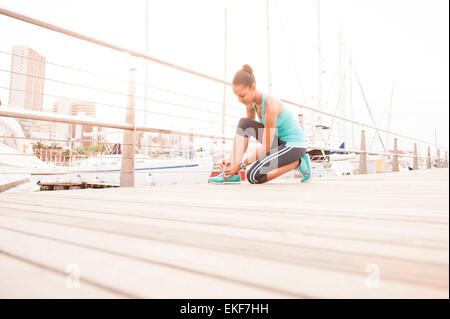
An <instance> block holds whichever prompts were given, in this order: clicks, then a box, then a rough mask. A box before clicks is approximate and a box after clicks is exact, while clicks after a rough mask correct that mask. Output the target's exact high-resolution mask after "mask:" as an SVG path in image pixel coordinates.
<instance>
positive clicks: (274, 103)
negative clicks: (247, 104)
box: [266, 95, 283, 114]
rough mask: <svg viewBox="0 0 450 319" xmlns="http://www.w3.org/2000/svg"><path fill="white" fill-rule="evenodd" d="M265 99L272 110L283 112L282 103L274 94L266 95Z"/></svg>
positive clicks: (278, 112)
mask: <svg viewBox="0 0 450 319" xmlns="http://www.w3.org/2000/svg"><path fill="white" fill-rule="evenodd" d="M266 101H267V103H268V105H269V107H270V108H271V109H272V111H275V112H276V113H277V114H281V112H283V103H281V100H280V99H279V98H277V97H276V96H271V95H268V96H267V98H266Z"/></svg>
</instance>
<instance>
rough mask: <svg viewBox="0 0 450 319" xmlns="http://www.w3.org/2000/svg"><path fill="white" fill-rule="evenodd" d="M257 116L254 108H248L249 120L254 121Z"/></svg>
mask: <svg viewBox="0 0 450 319" xmlns="http://www.w3.org/2000/svg"><path fill="white" fill-rule="evenodd" d="M255 116H256V114H255V109H254V108H253V107H252V106H250V107H249V106H247V118H249V119H252V120H254V119H255Z"/></svg>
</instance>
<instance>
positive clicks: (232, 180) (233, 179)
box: [209, 173, 241, 184]
mask: <svg viewBox="0 0 450 319" xmlns="http://www.w3.org/2000/svg"><path fill="white" fill-rule="evenodd" d="M209 181H210V182H211V183H213V184H239V183H240V182H241V176H240V175H239V174H236V175H233V176H230V177H225V174H224V173H222V174H220V175H217V176H214V177H211V178H210V179H209Z"/></svg>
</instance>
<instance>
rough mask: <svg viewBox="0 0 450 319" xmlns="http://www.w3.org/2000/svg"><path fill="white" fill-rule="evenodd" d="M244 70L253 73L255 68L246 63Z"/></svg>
mask: <svg viewBox="0 0 450 319" xmlns="http://www.w3.org/2000/svg"><path fill="white" fill-rule="evenodd" d="M242 70H244V71H245V72H248V73H249V74H250V75H253V69H252V67H251V66H250V65H248V64H245V65H244V66H243V67H242Z"/></svg>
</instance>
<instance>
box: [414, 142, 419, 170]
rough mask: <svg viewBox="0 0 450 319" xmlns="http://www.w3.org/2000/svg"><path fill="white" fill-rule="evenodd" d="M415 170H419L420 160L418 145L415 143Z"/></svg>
mask: <svg viewBox="0 0 450 319" xmlns="http://www.w3.org/2000/svg"><path fill="white" fill-rule="evenodd" d="M413 168H414V169H415V170H416V169H419V159H418V158H417V143H414V158H413Z"/></svg>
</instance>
